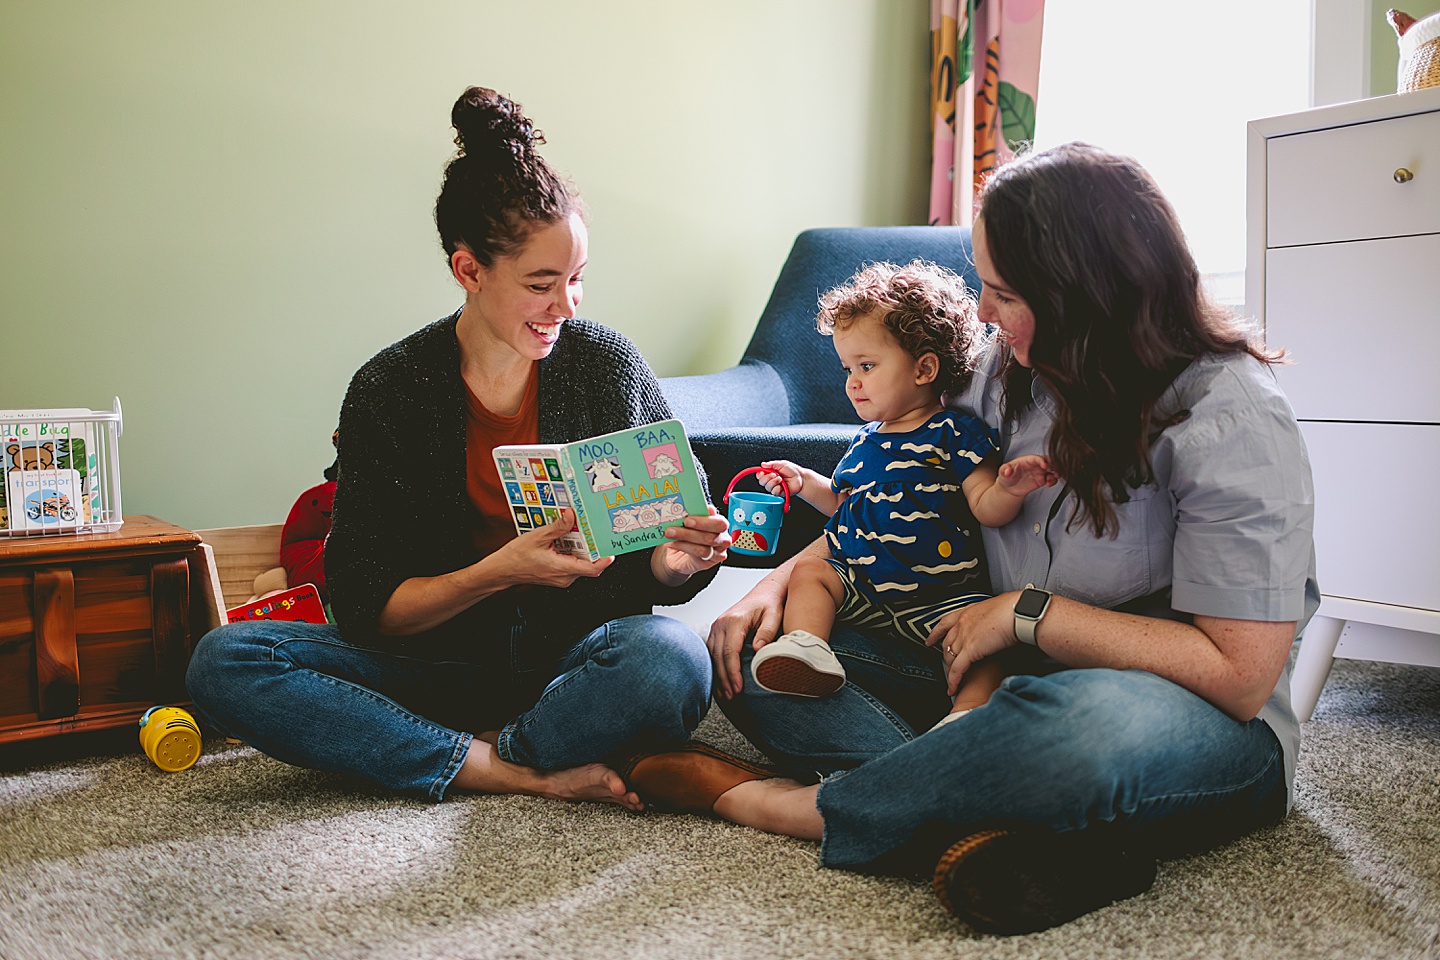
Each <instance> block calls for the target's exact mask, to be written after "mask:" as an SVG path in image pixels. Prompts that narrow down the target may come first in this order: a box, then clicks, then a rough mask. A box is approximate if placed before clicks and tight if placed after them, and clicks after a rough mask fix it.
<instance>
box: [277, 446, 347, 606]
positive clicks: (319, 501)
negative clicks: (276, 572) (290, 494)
mask: <svg viewBox="0 0 1440 960" xmlns="http://www.w3.org/2000/svg"><path fill="white" fill-rule="evenodd" d="M338 432H339V431H336V433H335V434H331V435H330V442H331V443H334V444H336V446H337V447H338V446H339V444H338V442H337V440H338V436H337V435H338ZM338 466H339V460H338V459H337V460H336V462H335V463H334V464H331V465H330V467H329V468H328V469H327V470H326V471H325V478H326V479H325V482H324V483H322V484H320V485H319V486H314V487H311V488H310V489H309V490H306V491H305V492H304V493H302V494H300V499H299V500H296V501H295V506H293V507H291V508H290V516H288V517H286V518H285V527H284V528H283V529H282V530H281V531H280V565H281V566H282V567H284V568H285V582H286V583H288V584H290V585H291V586H292V587H295V586H299V585H300V584H302V583H313V584H315V586H316V588H317V589H318V590H319V591H320V599H321V600H323V601H325V602H326V603H329V602H330V594H329V592H328V591H327V590H326V589H325V538H326V537H327V536H329V534H330V510H331V506H332V504H334V502H335V477H336V473H337V467H338Z"/></svg>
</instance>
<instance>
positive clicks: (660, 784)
mask: <svg viewBox="0 0 1440 960" xmlns="http://www.w3.org/2000/svg"><path fill="white" fill-rule="evenodd" d="M619 772H620V776H621V777H622V778H624V780H625V784H626V785H627V786H628V787H629V788H630V789H631V790H634V791H635V792H636V793H638V794H639V795H640V799H641V800H644V801H645V802H646V803H647V804H650V805H651V806H654V807H658V808H662V809H665V810H672V811H674V812H676V813H698V814H700V815H702V816H706V817H710V816H714V815H715V801H716V800H719V799H720V795H721V794H722V793H724V792H725V791H726V790H729V789H730V788H731V787H734V786H737V785H738V784H742V783H748V782H749V781H751V780H768V779H771V778H772V777H778V776H779V775H780V774H779V773H777V772H776V771H774V770H770V769H768V768H766V767H762V766H760V765H759V764H754V763H750V762H748V761H745V760H741V759H740V758H739V757H732V756H730V754H728V753H725V752H724V751H722V750H716V749H715V748H714V747H711V746H708V745H706V744H703V743H687V744H686V745H685V746H683V747H681V748H680V749H679V750H672V751H669V752H667V753H651V754H641V755H640V756H637V757H631V758H630V760H629V761H628V762H626V763H625V765H624V766H623V767H622V768H621V769H620V771H619Z"/></svg>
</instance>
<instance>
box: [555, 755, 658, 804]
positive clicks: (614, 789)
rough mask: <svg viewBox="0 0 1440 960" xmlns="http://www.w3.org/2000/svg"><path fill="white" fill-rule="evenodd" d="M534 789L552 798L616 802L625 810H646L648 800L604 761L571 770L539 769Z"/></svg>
mask: <svg viewBox="0 0 1440 960" xmlns="http://www.w3.org/2000/svg"><path fill="white" fill-rule="evenodd" d="M538 776H539V783H538V785H537V786H536V788H535V789H534V791H533V793H534V795H535V796H537V797H549V798H551V799H552V800H590V801H593V802H596V803H617V804H619V805H620V806H622V807H624V808H625V809H626V810H643V809H645V804H643V803H641V802H640V797H639V795H638V794H636V793H634V792H633V791H628V790H626V789H625V781H624V780H622V779H620V774H618V773H616V772H615V771H614V770H611V769H610V768H609V767H607V766H605V765H604V764H603V763H587V764H585V765H583V766H579V767H571V768H570V769H568V770H553V771H550V772H549V773H539V774H538Z"/></svg>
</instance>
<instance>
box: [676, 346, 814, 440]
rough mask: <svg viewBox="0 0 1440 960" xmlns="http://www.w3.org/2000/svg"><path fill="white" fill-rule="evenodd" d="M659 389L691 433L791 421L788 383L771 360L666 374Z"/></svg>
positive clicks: (776, 424) (777, 424) (780, 424)
mask: <svg viewBox="0 0 1440 960" xmlns="http://www.w3.org/2000/svg"><path fill="white" fill-rule="evenodd" d="M660 389H661V390H663V391H664V392H665V399H666V400H668V401H669V402H670V409H671V410H672V411H673V412H674V414H675V416H676V417H677V418H679V419H680V420H681V421H682V422H683V423H684V424H685V432H686V433H687V434H689V435H690V436H692V437H693V436H695V435H696V434H703V433H710V432H713V431H716V430H728V429H731V428H734V427H783V426H787V425H788V424H789V423H790V400H789V398H788V397H787V396H786V394H785V384H784V383H783V382H782V381H781V380H780V375H779V374H777V373H776V372H775V370H774V368H773V367H771V366H770V364H768V363H765V362H764V361H761V360H746V361H744V362H742V363H741V364H740V365H739V366H734V367H731V368H730V369H728V370H721V371H720V372H719V373H708V374H704V375H702V376H696V377H664V378H662V379H661V380H660Z"/></svg>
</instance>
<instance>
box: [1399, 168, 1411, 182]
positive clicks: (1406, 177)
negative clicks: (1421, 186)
mask: <svg viewBox="0 0 1440 960" xmlns="http://www.w3.org/2000/svg"><path fill="white" fill-rule="evenodd" d="M1414 179H1415V174H1413V173H1411V172H1410V171H1409V170H1406V169H1405V168H1404V167H1401V168H1400V169H1398V170H1396V171H1395V182H1396V183H1409V182H1410V181H1411V180H1414Z"/></svg>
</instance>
